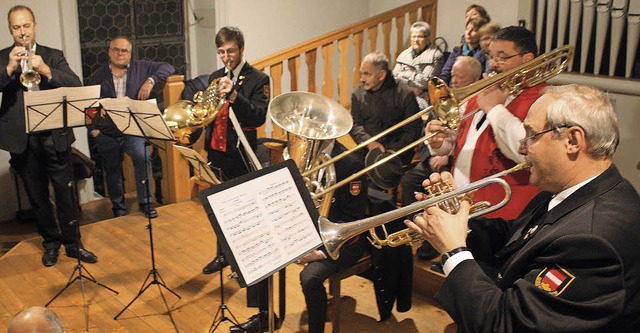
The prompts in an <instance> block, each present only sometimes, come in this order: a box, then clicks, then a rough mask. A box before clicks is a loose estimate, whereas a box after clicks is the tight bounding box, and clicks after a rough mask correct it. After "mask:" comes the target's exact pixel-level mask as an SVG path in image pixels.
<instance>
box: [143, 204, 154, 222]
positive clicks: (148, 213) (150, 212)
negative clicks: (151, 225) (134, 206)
mask: <svg viewBox="0 0 640 333" xmlns="http://www.w3.org/2000/svg"><path fill="white" fill-rule="evenodd" d="M140 211H141V212H142V213H144V217H146V218H148V219H155V218H156V217H158V212H156V209H155V208H153V207H150V206H148V204H143V205H140Z"/></svg>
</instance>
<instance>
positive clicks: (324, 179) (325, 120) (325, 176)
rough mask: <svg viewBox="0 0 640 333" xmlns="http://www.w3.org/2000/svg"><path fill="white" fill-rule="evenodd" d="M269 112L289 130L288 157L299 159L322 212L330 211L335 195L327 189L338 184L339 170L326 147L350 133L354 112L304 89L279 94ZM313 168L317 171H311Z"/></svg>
mask: <svg viewBox="0 0 640 333" xmlns="http://www.w3.org/2000/svg"><path fill="white" fill-rule="evenodd" d="M268 113H269V116H270V117H271V120H273V122H274V123H275V124H276V125H278V126H280V127H282V128H283V129H284V130H285V131H286V132H287V142H288V144H287V147H286V149H285V151H284V157H285V159H292V160H294V161H295V163H296V165H297V166H298V169H299V170H300V172H301V173H303V174H304V176H303V177H304V180H305V183H306V185H307V188H308V189H309V191H310V192H311V193H312V197H314V200H315V201H316V206H317V208H318V209H319V210H320V214H321V215H326V214H328V212H329V208H330V204H331V195H327V194H328V193H326V192H325V189H326V188H327V187H330V186H332V185H333V184H335V182H336V171H335V167H334V165H333V163H332V164H326V162H327V161H328V160H329V159H330V156H329V154H328V153H327V152H326V150H327V148H328V147H329V145H330V144H331V143H332V142H333V140H334V139H336V138H338V137H341V136H343V135H345V134H347V133H349V131H350V130H351V127H352V126H353V119H352V118H351V114H350V113H349V111H347V110H346V109H345V108H344V107H343V106H342V105H340V104H339V103H338V102H336V101H334V100H333V99H330V98H327V97H324V96H322V95H319V94H315V93H309V92H302V91H297V92H289V93H284V94H281V95H279V96H276V97H275V98H274V99H273V100H271V103H269V109H268ZM312 168H314V169H316V171H315V172H312V173H307V171H308V170H310V169H312ZM321 192H325V193H323V196H322V197H321V196H317V195H316V194H317V193H321Z"/></svg>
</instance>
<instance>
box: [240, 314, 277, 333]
mask: <svg viewBox="0 0 640 333" xmlns="http://www.w3.org/2000/svg"><path fill="white" fill-rule="evenodd" d="M273 319H274V326H275V327H274V329H276V330H277V329H279V328H280V324H281V323H280V321H279V320H278V316H276V315H275V314H274V315H273ZM268 330H269V313H268V312H267V311H260V312H259V313H258V314H256V315H253V316H251V318H249V320H247V321H246V322H245V323H242V324H240V325H235V326H231V328H230V329H229V331H230V332H231V333H244V332H246V333H258V332H267V331H268Z"/></svg>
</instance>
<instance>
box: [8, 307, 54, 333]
mask: <svg viewBox="0 0 640 333" xmlns="http://www.w3.org/2000/svg"><path fill="white" fill-rule="evenodd" d="M63 332H64V329H63V328H62V322H61V321H60V318H58V316H57V315H56V314H55V313H54V312H53V311H51V310H49V309H47V308H45V307H42V306H32V307H30V308H26V309H24V310H22V311H20V312H18V313H17V314H16V315H15V316H14V317H13V318H12V319H11V321H10V322H9V327H8V328H7V333H63Z"/></svg>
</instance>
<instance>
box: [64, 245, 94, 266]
mask: <svg viewBox="0 0 640 333" xmlns="http://www.w3.org/2000/svg"><path fill="white" fill-rule="evenodd" d="M66 252H67V257H69V258H76V259H77V258H78V256H80V260H81V261H84V262H87V263H90V264H93V263H95V262H97V261H98V257H97V256H96V255H95V254H93V253H91V252H90V251H87V250H85V249H83V248H78V247H75V246H73V247H68V248H66Z"/></svg>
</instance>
